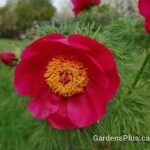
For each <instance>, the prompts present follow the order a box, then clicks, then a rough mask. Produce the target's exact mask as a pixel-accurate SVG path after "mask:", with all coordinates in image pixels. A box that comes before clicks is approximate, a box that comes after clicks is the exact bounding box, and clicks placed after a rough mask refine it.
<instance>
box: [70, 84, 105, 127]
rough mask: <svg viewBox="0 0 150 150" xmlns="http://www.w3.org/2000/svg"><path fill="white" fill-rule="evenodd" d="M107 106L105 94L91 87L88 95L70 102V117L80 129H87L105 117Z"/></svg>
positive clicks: (71, 99) (74, 98) (87, 92)
mask: <svg viewBox="0 0 150 150" xmlns="http://www.w3.org/2000/svg"><path fill="white" fill-rule="evenodd" d="M106 104H107V100H106V99H104V98H103V94H101V92H100V91H98V90H97V89H96V88H95V87H94V86H91V87H90V86H89V87H87V90H86V93H84V94H82V95H80V96H76V97H71V98H70V99H69V100H68V108H67V109H68V115H69V118H70V120H71V121H72V122H73V123H74V124H75V125H77V126H78V127H87V126H89V125H91V124H92V123H94V122H96V121H98V120H100V119H101V118H102V117H103V116H104V114H105V110H106Z"/></svg>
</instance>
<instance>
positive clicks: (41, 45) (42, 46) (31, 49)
mask: <svg viewBox="0 0 150 150" xmlns="http://www.w3.org/2000/svg"><path fill="white" fill-rule="evenodd" d="M63 38H65V36H64V35H62V34H57V33H55V34H48V35H46V36H44V37H43V38H40V39H39V40H37V41H35V42H33V43H31V44H30V45H29V46H27V47H26V49H25V50H24V51H23V53H22V55H21V59H25V58H27V57H30V56H33V55H35V54H44V53H45V54H46V52H49V51H50V52H51V50H52V49H54V47H53V46H52V45H49V44H48V43H52V42H54V41H57V40H58V39H63ZM45 41H47V42H45ZM47 44H48V45H47ZM55 45H56V44H55ZM55 45H54V46H55ZM54 50H55V49H54Z"/></svg>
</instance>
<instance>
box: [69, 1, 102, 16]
mask: <svg viewBox="0 0 150 150" xmlns="http://www.w3.org/2000/svg"><path fill="white" fill-rule="evenodd" d="M71 1H72V3H73V6H74V8H73V11H74V13H75V15H78V14H79V13H80V12H82V11H83V10H84V9H85V8H87V7H89V6H93V5H99V4H100V2H101V0H71Z"/></svg>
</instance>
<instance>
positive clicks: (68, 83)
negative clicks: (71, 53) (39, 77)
mask: <svg viewBox="0 0 150 150" xmlns="http://www.w3.org/2000/svg"><path fill="white" fill-rule="evenodd" d="M44 78H45V80H46V82H47V84H48V85H49V87H50V89H51V90H52V91H53V92H54V93H57V94H59V95H61V96H64V97H70V96H73V95H75V94H78V93H81V92H83V91H84V88H85V86H86V85H87V83H88V80H89V79H88V76H87V68H85V67H84V66H83V64H82V63H80V62H79V61H77V60H75V59H74V58H70V57H64V56H59V57H56V58H53V59H52V60H51V61H50V62H49V63H48V65H47V70H46V72H45V73H44Z"/></svg>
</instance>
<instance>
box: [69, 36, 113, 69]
mask: <svg viewBox="0 0 150 150" xmlns="http://www.w3.org/2000/svg"><path fill="white" fill-rule="evenodd" d="M68 40H69V42H70V44H71V45H75V46H76V45H78V47H79V46H80V47H81V46H82V48H83V47H85V46H86V49H89V50H88V51H86V52H87V54H88V55H89V57H91V59H93V60H94V61H95V62H96V64H100V65H101V67H102V68H103V70H109V69H111V68H113V67H114V66H115V62H114V58H113V55H112V53H111V52H110V51H109V50H108V48H107V47H105V46H104V45H103V44H101V43H99V42H97V41H95V40H94V39H91V38H89V37H85V36H83V35H79V34H73V35H72V36H70V37H69V39H68Z"/></svg>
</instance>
